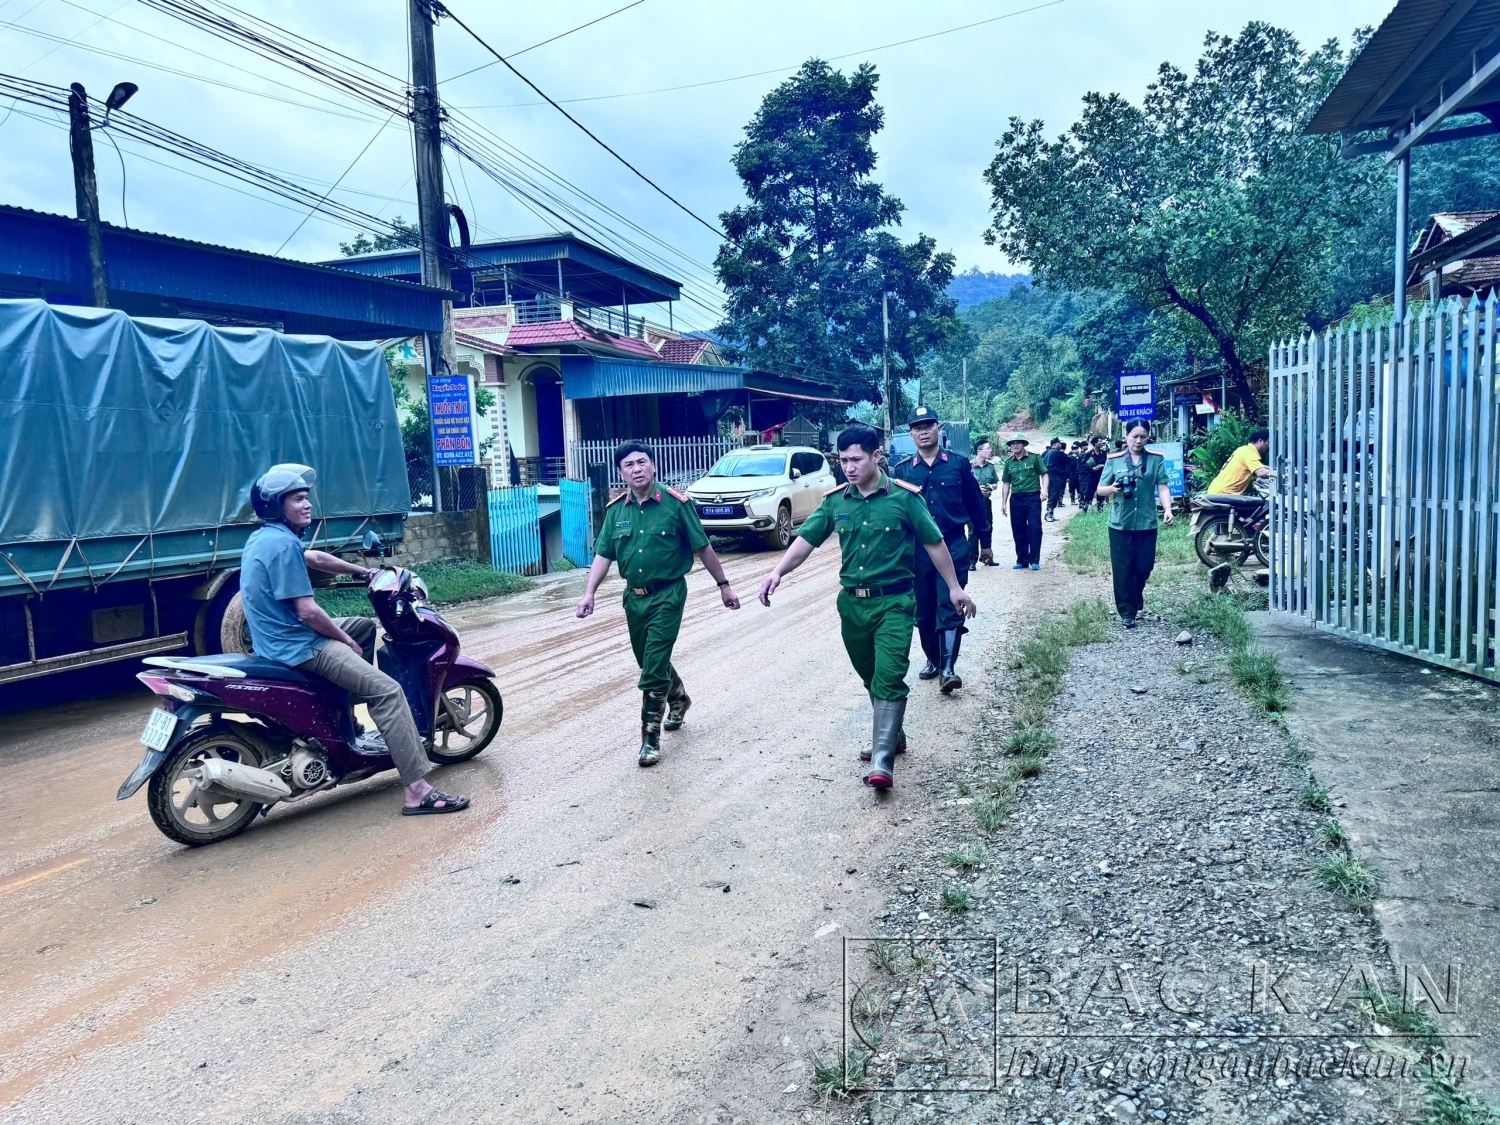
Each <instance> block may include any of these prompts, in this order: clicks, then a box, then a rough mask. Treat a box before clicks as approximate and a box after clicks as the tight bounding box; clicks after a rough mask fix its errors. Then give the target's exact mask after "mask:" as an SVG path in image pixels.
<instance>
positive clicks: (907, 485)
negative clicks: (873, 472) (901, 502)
mask: <svg viewBox="0 0 1500 1125" xmlns="http://www.w3.org/2000/svg"><path fill="white" fill-rule="evenodd" d="M891 483H892V484H894V485H897V486H898V487H900V488H904V489H906V491H907V492H915V493H916V494H917V495H918V496H920V495H922V490H921V489H920V488H918V487H917V486H916V485H914V484H912V483H911V481H909V480H902V479H901V478H900V477H891Z"/></svg>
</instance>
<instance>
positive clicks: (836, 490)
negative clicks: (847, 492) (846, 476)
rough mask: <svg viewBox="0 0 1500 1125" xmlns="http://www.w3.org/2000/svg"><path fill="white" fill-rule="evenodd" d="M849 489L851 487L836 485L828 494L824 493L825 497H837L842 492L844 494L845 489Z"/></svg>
mask: <svg viewBox="0 0 1500 1125" xmlns="http://www.w3.org/2000/svg"><path fill="white" fill-rule="evenodd" d="M848 487H849V486H848V485H847V484H836V485H834V486H833V487H832V488H830V489H828V490H827V491H826V492H824V493H823V495H824V496H834V495H837V494H838V493H840V492H843V491H844V489H846V488H848Z"/></svg>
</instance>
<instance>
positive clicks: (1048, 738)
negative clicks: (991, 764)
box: [1005, 727, 1057, 754]
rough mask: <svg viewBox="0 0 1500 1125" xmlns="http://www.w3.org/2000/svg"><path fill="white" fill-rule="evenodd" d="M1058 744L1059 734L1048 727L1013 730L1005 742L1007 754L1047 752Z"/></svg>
mask: <svg viewBox="0 0 1500 1125" xmlns="http://www.w3.org/2000/svg"><path fill="white" fill-rule="evenodd" d="M1056 746H1057V735H1055V734H1053V733H1052V732H1051V731H1050V730H1048V729H1047V728H1046V727H1027V728H1026V729H1025V730H1016V731H1012V732H1011V735H1010V738H1008V739H1007V740H1006V742H1005V752H1006V753H1007V754H1047V753H1050V752H1051V751H1052V750H1053V749H1054V748H1055V747H1056Z"/></svg>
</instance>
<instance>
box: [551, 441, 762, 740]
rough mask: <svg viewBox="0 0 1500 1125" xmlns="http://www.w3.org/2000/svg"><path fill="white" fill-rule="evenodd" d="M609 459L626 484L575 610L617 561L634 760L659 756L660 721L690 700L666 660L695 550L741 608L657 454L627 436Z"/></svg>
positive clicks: (590, 605) (672, 725)
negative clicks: (637, 695) (637, 703)
mask: <svg viewBox="0 0 1500 1125" xmlns="http://www.w3.org/2000/svg"><path fill="white" fill-rule="evenodd" d="M615 465H616V466H617V467H618V468H619V470H620V479H621V480H623V481H624V482H625V483H626V484H627V485H628V486H629V490H628V491H627V492H626V493H625V494H624V495H623V496H621V497H619V498H618V499H616V500H613V501H611V502H610V504H609V506H608V507H607V508H606V509H605V511H604V525H603V526H602V527H601V528H600V529H599V539H598V541H597V542H596V543H595V544H594V565H593V566H591V567H590V568H589V577H588V586H587V588H586V589H585V590H584V592H583V600H582V601H580V602H579V603H578V616H579V617H587V616H588V615H589V614H591V613H593V612H594V594H595V593H596V592H597V591H598V589H599V583H601V582H603V581H604V576H605V575H606V574H608V573H609V564H610V563H611V562H612V561H614V562H618V563H619V564H620V577H621V578H623V579H625V624H626V625H627V626H628V627H629V629H630V647H631V648H632V649H634V650H635V662H636V663H637V664H639V665H640V668H641V678H640V684H639V686H640V689H641V751H640V757H639V758H638V761H639V763H640V764H641V765H643V766H654V765H656V763H657V762H659V761H661V732H662V728H663V727H665V728H666V729H667V730H677V729H678V728H679V727H681V726H682V719H683V716H684V715H686V714H687V709H688V707H689V706H690V705H691V704H692V700H691V699H689V698H688V694H687V690H686V689H685V688H684V687H683V684H682V677H681V676H679V675H678V674H677V669H676V668H674V667H672V646H673V645H674V644H676V643H677V632H678V630H679V629H680V628H681V627H682V607H683V606H684V605H686V604H687V582H686V581H685V579H684V576H685V575H686V574H687V572H688V571H690V570H692V569H693V556H694V555H697V556H698V558H699V559H700V560H701V561H702V562H703V569H704V570H706V571H708V573H709V574H711V575H712V576H713V579H714V581H715V582H717V583H718V584H719V596H720V598H722V599H723V602H724V604H725V605H726V606H727V607H728V608H730V609H739V608H740V599H739V598H737V597H736V596H735V593H734V590H733V588H731V587H730V585H729V579H727V578H725V577H724V568H723V566H721V565H720V564H719V556H718V555H716V554H714V549H713V548H712V547H710V546H709V544H708V536H707V534H705V533H704V530H703V524H702V522H701V521H700V520H699V519H698V511H697V509H696V508H694V507H693V505H692V502H691V501H690V500H689V499H688V496H687V493H685V492H678V491H677V490H676V489H675V488H662V487H661V486H660V485H658V484H657V483H656V459H655V457H654V456H653V455H652V453H651V450H650V448H649V447H647V446H645V445H642V444H641V443H640V442H637V441H628V442H626V443H625V444H624V445H622V446H620V447H619V448H618V449H616V450H615ZM664 712H665V715H666V721H665V722H663V719H662V716H663V713H664Z"/></svg>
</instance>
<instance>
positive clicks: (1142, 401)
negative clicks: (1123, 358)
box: [1115, 371, 1156, 422]
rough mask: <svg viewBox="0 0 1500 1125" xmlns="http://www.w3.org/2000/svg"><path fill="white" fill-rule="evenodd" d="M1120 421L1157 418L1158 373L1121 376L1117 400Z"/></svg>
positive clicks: (1149, 372) (1130, 372)
mask: <svg viewBox="0 0 1500 1125" xmlns="http://www.w3.org/2000/svg"><path fill="white" fill-rule="evenodd" d="M1115 402H1116V404H1117V405H1118V406H1119V414H1120V420H1121V421H1122V422H1123V421H1128V420H1129V419H1132V418H1145V419H1148V420H1149V419H1152V418H1155V417H1156V372H1154V371H1127V372H1126V373H1125V374H1123V375H1121V376H1120V393H1119V395H1118V397H1117V398H1116V399H1115Z"/></svg>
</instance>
